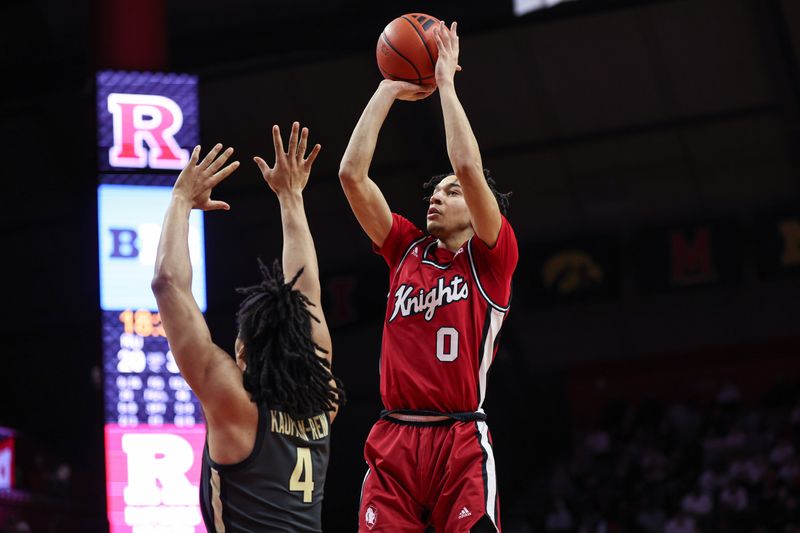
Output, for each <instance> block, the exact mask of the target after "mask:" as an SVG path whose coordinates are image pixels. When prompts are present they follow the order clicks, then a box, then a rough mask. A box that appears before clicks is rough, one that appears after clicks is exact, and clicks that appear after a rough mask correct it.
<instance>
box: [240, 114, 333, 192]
mask: <svg viewBox="0 0 800 533" xmlns="http://www.w3.org/2000/svg"><path fill="white" fill-rule="evenodd" d="M298 133H299V135H298ZM298 137H299V139H298ZM272 142H273V144H274V146H275V165H274V166H273V167H272V168H270V167H269V165H267V163H266V161H264V160H263V159H262V158H260V157H258V156H256V157H254V158H253V161H255V162H256V165H258V168H259V169H260V170H261V175H262V176H263V177H264V181H266V182H267V185H269V188H270V189H272V190H273V191H274V192H275V194H277V195H280V194H282V193H285V192H291V191H295V192H299V191H302V190H303V188H305V186H306V183H308V175H309V174H310V173H311V166H312V165H313V164H314V160H315V159H316V158H317V155H318V154H319V151H320V150H321V149H322V146H320V145H319V144H316V145H314V148H313V149H312V150H311V153H310V154H308V157H305V154H306V148H307V147H308V128H303V130H302V131H300V123H299V122H294V123H293V124H292V132H291V134H290V135H289V146H288V150H287V151H286V152H284V148H283V140H282V139H281V130H280V128H279V127H278V125H277V124H276V125H274V126H272Z"/></svg>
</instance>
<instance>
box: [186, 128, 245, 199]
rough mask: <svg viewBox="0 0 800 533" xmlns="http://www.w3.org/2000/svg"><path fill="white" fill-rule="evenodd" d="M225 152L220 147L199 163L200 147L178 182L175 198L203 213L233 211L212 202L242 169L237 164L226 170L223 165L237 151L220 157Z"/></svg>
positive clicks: (193, 151) (226, 151) (229, 151)
mask: <svg viewBox="0 0 800 533" xmlns="http://www.w3.org/2000/svg"><path fill="white" fill-rule="evenodd" d="M221 150H222V145H221V144H217V145H216V146H214V148H212V149H211V151H210V152H208V154H206V156H205V157H204V158H203V160H202V161H200V162H199V163H198V162H197V161H198V159H199V158H200V145H197V146H195V147H194V150H192V156H191V158H189V162H188V163H186V166H185V167H184V168H183V170H182V171H181V173H180V175H179V176H178V179H177V180H176V181H175V186H174V187H173V188H172V195H173V196H177V197H180V198H183V199H185V200H186V201H188V202H189V203H191V205H192V209H202V210H203V211H214V210H216V209H224V210H226V211H227V210H229V209H230V208H231V206H230V205H228V204H227V203H226V202H222V201H220V200H212V199H211V190H212V189H213V188H214V187H216V186H217V184H218V183H219V182H221V181H222V180H224V179H225V178H227V177H228V176H230V175H231V173H233V171H234V170H236V169H237V168H238V167H239V162H238V161H234V162H233V163H231V164H230V165H228V166H226V167H225V168H223V167H222V165H224V164H225V162H226V161H227V160H228V158H229V157H230V156H231V154H233V148H228V149H226V150H225V151H224V152H222V153H221V154H220V151H221Z"/></svg>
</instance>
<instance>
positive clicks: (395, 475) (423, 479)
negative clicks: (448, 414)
mask: <svg viewBox="0 0 800 533" xmlns="http://www.w3.org/2000/svg"><path fill="white" fill-rule="evenodd" d="M364 459H365V460H366V461H367V466H368V468H369V469H368V470H367V475H366V477H365V478H364V485H363V488H362V490H361V504H360V506H359V517H358V530H359V531H361V532H377V531H391V532H393V533H400V532H422V531H425V529H426V526H428V525H431V526H433V527H434V529H435V531H436V533H454V532H461V531H469V530H470V528H471V527H472V526H473V525H475V523H476V522H477V521H478V520H480V518H481V517H482V516H483V515H486V516H487V517H488V518H489V519H490V520H491V521H492V523H493V524H494V525H495V527H496V528H497V531H498V532H499V531H500V517H499V515H500V511H499V499H498V495H497V481H496V477H495V465H494V454H493V452H492V443H491V437H490V436H489V428H488V427H487V425H486V422H484V421H471V422H458V421H445V422H442V423H434V424H418V423H410V422H396V421H391V420H385V419H384V420H379V421H378V422H377V423H376V424H375V425H374V426H373V427H372V430H371V431H370V434H369V437H367V442H366V444H365V445H364Z"/></svg>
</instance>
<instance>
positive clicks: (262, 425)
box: [206, 405, 268, 472]
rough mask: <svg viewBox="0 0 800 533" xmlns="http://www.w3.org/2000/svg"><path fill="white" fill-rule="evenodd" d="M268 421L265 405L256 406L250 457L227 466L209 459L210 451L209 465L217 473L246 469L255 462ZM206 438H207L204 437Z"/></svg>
mask: <svg viewBox="0 0 800 533" xmlns="http://www.w3.org/2000/svg"><path fill="white" fill-rule="evenodd" d="M267 421H268V416H267V407H266V406H265V405H259V406H258V427H257V428H256V441H255V444H253V450H252V451H251V452H250V455H248V456H247V457H245V458H244V459H242V460H241V461H239V462H238V463H233V464H229V465H223V464H219V463H217V462H216V461H214V460H213V459H212V458H211V451H210V450H209V452H208V462H209V464H210V465H211V466H212V467H213V468H214V469H215V470H217V471H219V472H235V471H236V470H239V469H241V468H246V467H247V466H248V465H250V463H252V462H253V461H255V459H256V456H257V455H258V453H259V452H260V451H261V446H262V444H263V442H264V433H265V432H266V424H267ZM206 438H208V437H206Z"/></svg>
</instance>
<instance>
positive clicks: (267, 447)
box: [152, 122, 344, 532]
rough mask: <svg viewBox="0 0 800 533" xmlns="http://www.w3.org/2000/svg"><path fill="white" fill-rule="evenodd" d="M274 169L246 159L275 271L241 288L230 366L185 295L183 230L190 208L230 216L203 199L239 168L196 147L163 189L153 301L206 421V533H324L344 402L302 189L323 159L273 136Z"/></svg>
mask: <svg viewBox="0 0 800 533" xmlns="http://www.w3.org/2000/svg"><path fill="white" fill-rule="evenodd" d="M272 136H273V143H274V145H275V165H274V166H273V167H272V168H270V167H269V166H268V165H267V163H266V162H265V161H264V160H263V159H261V158H260V157H256V158H254V160H255V162H256V164H257V165H258V167H259V169H261V173H262V175H263V177H264V180H265V181H266V183H267V184H268V185H269V187H270V189H272V191H273V192H275V194H276V196H277V197H278V202H279V204H280V209H281V220H282V224H283V261H282V266H283V268H281V266H280V265H279V264H278V262H277V261H276V262H275V265H274V266H273V267H271V268H270V267H268V266H265V265H264V264H262V263H261V262H260V261H259V266H260V269H261V274H262V276H263V280H262V281H261V282H260V283H259V284H257V285H254V286H251V287H246V288H244V289H239V292H240V293H242V294H244V301H243V302H242V304H241V306H240V307H239V311H238V313H237V322H238V325H239V335H238V336H237V339H236V345H235V351H236V354H235V358H233V357H231V356H230V355H228V354H227V353H226V352H225V351H224V350H222V349H221V348H220V347H218V346H216V345H215V344H214V342H213V341H212V340H211V334H210V332H209V330H208V327H207V325H206V322H205V320H204V319H203V315H202V313H201V312H200V309H199V308H198V306H197V304H196V303H195V300H194V298H193V296H192V292H191V278H192V268H191V264H190V261H189V247H188V230H189V224H188V220H189V213H190V212H191V210H192V209H203V210H207V211H210V210H216V209H224V210H228V209H230V206H229V205H228V204H227V203H225V202H222V201H218V200H212V199H211V190H212V189H213V188H214V187H215V186H216V185H217V184H218V183H219V182H221V181H222V180H223V179H225V178H226V177H228V176H229V175H230V174H231V173H232V172H233V171H234V170H235V169H236V168H237V167H238V165H239V162H238V161H234V162H233V163H231V164H229V165H227V166H224V165H225V163H226V161H227V160H228V158H229V157H230V156H231V154H232V153H233V149H232V148H228V149H227V150H225V151H222V145H219V144H218V145H216V146H215V147H214V148H213V149H212V150H211V152H209V154H208V155H206V157H205V158H204V159H203V160H202V161H200V162H198V160H199V154H200V147H199V146H198V147H196V148H195V149H194V151H193V152H192V157H191V159H190V161H189V163H188V164H187V165H186V168H184V169H183V171H182V172H181V174H180V176H178V180H177V181H176V182H175V187H174V188H173V192H172V200H171V202H170V206H169V208H168V209H167V213H166V216H165V219H164V226H163V227H162V231H161V239H160V240H159V243H158V255H157V258H156V271H155V277H154V278H153V283H152V287H153V292H154V293H155V295H156V300H157V302H158V309H159V312H160V313H161V319H162V322H163V325H164V329H165V330H166V334H167V339H168V340H169V344H170V348H171V350H172V353H173V354H174V356H175V361H176V362H177V363H178V367H179V369H180V371H181V374H182V375H183V377H184V378H185V379H186V381H187V382H188V383H189V385H190V386H191V388H192V390H193V391H194V392H195V394H197V397H198V398H199V399H200V403H201V404H202V406H203V413H204V414H205V419H206V428H207V434H206V446H205V450H204V453H203V468H202V480H201V487H200V499H201V508H202V512H203V520H204V521H205V523H206V527H207V528H208V530H209V531H210V532H222V531H225V532H231V531H276V532H277V531H285V532H289V531H291V532H319V531H321V524H320V521H321V506H322V493H323V487H324V484H325V472H326V469H327V466H328V457H329V451H330V449H329V442H330V424H331V422H333V419H334V418H335V416H336V413H337V410H338V408H339V406H340V405H341V404H342V403H343V401H344V392H343V391H342V389H341V382H340V381H339V380H338V379H337V378H335V377H334V376H333V374H332V373H331V339H330V335H329V333H328V327H327V324H326V322H325V317H324V316H323V313H322V308H321V306H320V292H321V291H320V284H319V269H318V266H317V258H316V253H315V251H314V242H313V240H312V238H311V232H310V231H309V227H308V222H307V220H306V216H305V209H304V207H303V195H302V191H303V188H304V187H305V185H306V183H307V182H308V176H309V173H310V171H311V166H312V165H313V163H314V160H315V159H316V157H317V154H318V153H319V151H320V146H319V145H316V146H314V148H313V149H312V150H311V153H310V154H309V155H308V157H307V158H306V157H305V154H306V148H307V142H308V129H307V128H303V129H302V131H301V130H300V125H299V124H298V123H297V122H295V123H294V124H293V125H292V131H291V135H290V137H289V145H288V153H286V152H285V151H284V148H283V141H282V140H281V135H280V130H279V129H278V126H273V128H272Z"/></svg>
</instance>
